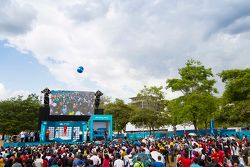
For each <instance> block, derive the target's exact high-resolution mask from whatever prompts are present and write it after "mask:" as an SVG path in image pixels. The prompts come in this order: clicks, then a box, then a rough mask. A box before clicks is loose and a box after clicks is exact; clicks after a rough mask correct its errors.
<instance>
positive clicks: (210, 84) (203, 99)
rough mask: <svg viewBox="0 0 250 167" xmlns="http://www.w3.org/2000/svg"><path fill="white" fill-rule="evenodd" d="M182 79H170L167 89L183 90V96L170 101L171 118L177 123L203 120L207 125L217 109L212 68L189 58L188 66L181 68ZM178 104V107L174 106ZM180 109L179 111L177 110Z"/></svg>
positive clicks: (198, 122)
mask: <svg viewBox="0 0 250 167" xmlns="http://www.w3.org/2000/svg"><path fill="white" fill-rule="evenodd" d="M179 74H180V77H181V78H180V79H176V78H174V79H168V80H167V82H166V83H167V86H166V89H171V90H172V91H181V92H182V93H183V96H181V97H180V98H179V99H178V100H175V101H174V102H172V103H170V104H171V105H173V107H172V109H171V108H170V111H171V110H172V112H170V113H171V118H172V119H174V120H172V121H173V122H175V123H179V122H190V121H191V122H192V123H193V125H194V126H195V129H197V126H198V125H199V124H201V123H202V122H204V123H205V127H207V124H208V122H209V121H208V120H209V119H210V118H211V117H212V116H213V114H212V113H214V112H215V111H216V110H217V105H216V99H215V97H213V96H212V94H213V93H216V92H217V89H216V88H214V84H215V82H216V81H215V80H214V79H211V77H213V73H212V69H211V68H205V67H204V66H203V65H202V64H201V63H200V62H199V61H195V60H192V59H191V60H188V61H187V63H186V66H185V67H183V68H180V69H179ZM176 106H177V109H174V107H176ZM177 111H178V112H177Z"/></svg>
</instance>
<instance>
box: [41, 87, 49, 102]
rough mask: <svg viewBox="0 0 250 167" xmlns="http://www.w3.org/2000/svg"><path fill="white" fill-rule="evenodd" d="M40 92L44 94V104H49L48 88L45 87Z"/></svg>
mask: <svg viewBox="0 0 250 167" xmlns="http://www.w3.org/2000/svg"><path fill="white" fill-rule="evenodd" d="M41 93H43V94H44V105H49V94H50V93H51V91H50V90H49V88H45V89H43V90H42V91H41Z"/></svg>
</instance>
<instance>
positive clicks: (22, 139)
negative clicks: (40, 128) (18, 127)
mask: <svg viewBox="0 0 250 167" xmlns="http://www.w3.org/2000/svg"><path fill="white" fill-rule="evenodd" d="M20 138H21V142H24V139H25V133H24V131H22V132H21V133H20Z"/></svg>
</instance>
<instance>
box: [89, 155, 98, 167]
mask: <svg viewBox="0 0 250 167" xmlns="http://www.w3.org/2000/svg"><path fill="white" fill-rule="evenodd" d="M90 160H92V161H93V165H95V166H98V165H99V164H101V159H100V158H99V157H98V156H97V154H96V152H95V153H94V155H93V156H92V157H91V158H90Z"/></svg>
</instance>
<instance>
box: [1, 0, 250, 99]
mask: <svg viewBox="0 0 250 167" xmlns="http://www.w3.org/2000/svg"><path fill="white" fill-rule="evenodd" d="M0 3H1V5H0V58H1V61H0V70H1V73H0V99H5V98H8V97H11V96H15V95H17V94H28V93H31V92H34V93H39V92H40V90H41V89H43V88H44V87H49V88H50V89H65V90H86V91H96V90H101V91H102V92H104V94H105V95H107V96H111V97H113V98H122V99H125V100H126V99H129V97H132V96H135V95H136V93H137V92H138V91H139V90H140V89H142V88H143V86H144V85H147V86H151V85H156V86H160V85H163V86H164V85H165V81H166V79H168V78H175V77H178V68H180V67H183V66H184V65H185V62H186V61H187V59H190V58H193V59H196V60H200V61H201V62H202V63H203V64H204V65H205V66H206V67H211V68H212V69H213V72H214V74H217V73H219V72H221V71H222V70H223V69H232V68H247V67H249V62H250V56H249V53H250V47H249V46H250V1H249V0H237V1H227V0H221V1H211V0H201V1H197V0H190V1H186V0H179V1H172V0H152V1H146V2H145V1H144V0H136V1H134V0H128V1H123V0H102V1H100V0H83V1H78V0H71V1H68V0H62V1H60V3H58V2H57V1H46V0H45V1H36V2H34V1H32V0H25V1H22V0H15V1H14V0H8V1H1V0H0ZM80 65H82V66H84V68H85V71H84V73H83V74H78V73H77V72H76V69H77V67H78V66H80ZM216 79H218V80H219V78H218V77H216ZM216 87H217V88H219V90H220V94H221V93H222V91H223V84H222V83H221V82H220V81H219V82H218V83H217V84H216ZM166 93H167V97H168V98H175V97H177V96H178V95H179V93H178V92H177V93H172V92H171V91H170V90H168V91H167V92H166Z"/></svg>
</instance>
